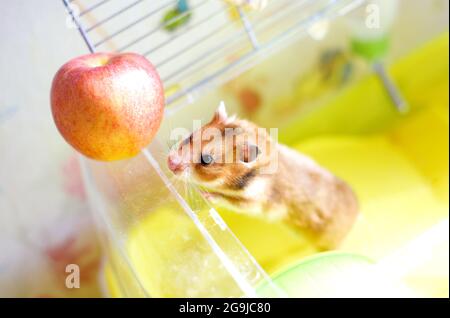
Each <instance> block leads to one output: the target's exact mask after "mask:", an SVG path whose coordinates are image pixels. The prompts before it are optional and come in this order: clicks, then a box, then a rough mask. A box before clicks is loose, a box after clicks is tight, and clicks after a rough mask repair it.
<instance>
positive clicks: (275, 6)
mask: <svg viewBox="0 0 450 318" xmlns="http://www.w3.org/2000/svg"><path fill="white" fill-rule="evenodd" d="M63 2H64V4H65V6H66V8H67V11H68V13H69V14H70V15H71V16H72V18H73V19H74V22H75V24H76V26H77V27H78V29H79V31H80V33H81V35H82V37H83V39H84V40H85V42H86V44H87V46H88V48H89V50H90V51H91V52H94V51H113V52H126V51H132V52H136V53H139V54H142V55H144V56H146V57H147V58H148V59H149V60H150V61H152V63H153V64H154V65H155V66H156V68H157V70H158V72H159V74H160V76H161V78H162V80H163V83H164V87H165V91H166V104H167V106H170V105H171V104H173V103H175V102H177V101H180V100H182V99H183V97H186V95H188V94H192V93H194V92H195V91H198V90H199V89H201V88H203V87H206V86H208V85H216V84H218V83H220V81H221V80H222V79H223V78H224V76H225V74H226V73H230V72H240V71H243V70H245V69H246V68H248V67H250V66H251V65H252V63H253V62H252V60H254V58H253V57H254V56H255V55H258V54H265V53H266V52H267V51H269V49H270V50H273V49H274V48H278V47H281V45H280V43H281V42H282V41H283V40H286V39H288V38H293V37H295V36H296V35H299V34H302V33H304V31H306V30H308V28H309V27H311V26H312V25H313V24H314V23H316V22H317V21H318V20H320V19H331V18H333V17H336V16H339V15H343V14H346V13H347V12H348V11H349V10H350V9H353V8H354V7H355V6H357V5H359V4H361V3H362V2H364V1H363V0H295V1H292V0H272V1H269V4H268V5H267V7H266V8H265V9H264V10H261V11H250V10H248V9H245V8H238V7H235V6H231V5H229V4H227V3H226V2H225V1H222V0H189V1H187V0H98V1H97V2H95V3H93V2H92V1H87V0H63Z"/></svg>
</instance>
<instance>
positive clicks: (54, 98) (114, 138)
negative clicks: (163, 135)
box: [50, 53, 164, 161]
mask: <svg viewBox="0 0 450 318" xmlns="http://www.w3.org/2000/svg"><path fill="white" fill-rule="evenodd" d="M50 99H51V108H52V114H53V119H54V121H55V124H56V126H57V128H58V130H59V132H60V133H61V135H62V136H63V137H64V139H65V140H66V141H67V142H68V143H69V144H70V145H72V146H73V147H74V148H75V149H76V150H78V151H79V152H81V153H82V154H84V155H85V156H87V157H89V158H92V159H96V160H103V161H112V160H120V159H125V158H130V157H133V156H135V155H136V154H137V153H139V151H140V150H141V149H142V148H144V147H145V146H147V145H148V144H149V143H150V142H151V141H152V139H153V137H154V136H155V134H156V132H157V131H158V128H159V126H160V124H161V121H162V117H163V113H164V91H163V86H162V83H161V80H160V78H159V75H158V73H157V72H156V70H155V68H154V67H153V65H152V64H151V63H150V62H149V61H148V60H147V59H146V58H144V57H143V56H141V55H138V54H134V53H123V54H114V53H94V54H88V55H83V56H80V57H77V58H75V59H73V60H71V61H69V62H67V63H66V64H64V65H63V66H62V67H61V68H60V69H59V70H58V72H57V73H56V75H55V77H54V78H53V83H52V88H51V96H50Z"/></svg>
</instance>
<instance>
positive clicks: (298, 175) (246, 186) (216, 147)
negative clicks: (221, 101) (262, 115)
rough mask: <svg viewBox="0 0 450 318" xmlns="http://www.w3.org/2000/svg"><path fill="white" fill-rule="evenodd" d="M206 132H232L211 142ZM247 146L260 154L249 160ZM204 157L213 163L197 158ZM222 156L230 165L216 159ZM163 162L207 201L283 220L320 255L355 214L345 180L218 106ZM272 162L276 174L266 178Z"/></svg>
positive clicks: (342, 234) (336, 241) (336, 240)
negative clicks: (195, 186) (231, 115)
mask: <svg viewBox="0 0 450 318" xmlns="http://www.w3.org/2000/svg"><path fill="white" fill-rule="evenodd" d="M210 128H214V129H215V130H217V131H219V132H220V134H221V135H222V136H224V135H225V134H226V131H227V130H230V129H233V131H235V132H236V131H237V133H236V135H235V137H234V138H231V139H230V140H227V139H225V141H224V140H223V139H222V140H221V141H216V140H215V139H212V138H204V135H205V134H206V132H208V130H209V129H210ZM197 138H198V139H197ZM195 140H200V143H199V145H200V147H193V145H194V142H195ZM252 145H263V147H260V148H264V149H261V150H262V151H260V149H259V148H258V147H257V148H258V149H257V150H258V151H259V152H258V153H257V155H256V156H255V157H254V158H250V159H249V158H247V156H249V152H248V151H249V147H250V146H252ZM196 148H198V149H196ZM205 152H207V154H208V155H210V156H211V158H212V160H213V161H212V163H209V164H205V163H204V162H203V163H202V162H201V160H200V159H199V158H200V157H201V156H205ZM226 155H229V156H232V158H233V159H234V160H233V161H232V162H228V163H225V162H223V160H222V161H221V160H218V158H220V157H221V156H222V158H223V157H224V156H226ZM194 158H197V159H198V160H194ZM168 160H169V167H170V168H171V169H172V171H174V172H175V173H176V174H178V175H180V176H184V178H186V179H187V180H188V181H191V182H193V183H196V184H197V185H199V186H200V187H201V188H203V189H204V190H205V195H206V197H207V198H209V199H210V200H211V201H212V202H216V203H217V204H221V205H225V206H227V207H229V208H231V209H233V210H235V211H237V212H242V213H246V214H252V215H256V216H262V217H265V218H268V219H272V220H275V221H284V222H286V223H288V224H290V225H292V226H294V227H295V228H297V229H298V230H300V231H301V232H302V234H304V235H306V236H307V237H308V238H310V240H311V242H313V243H314V245H315V246H316V247H318V248H319V249H322V250H327V249H332V248H335V247H336V246H337V245H338V244H339V243H340V242H341V241H342V240H343V239H344V237H345V236H346V234H347V233H348V232H349V230H350V229H351V227H352V225H353V223H354V221H355V219H356V216H357V215H358V204H357V199H356V197H355V194H354V193H353V191H352V189H351V188H350V187H349V186H348V185H347V184H346V183H345V182H344V181H342V180H340V179H339V178H337V177H335V176H334V175H333V174H331V173H330V172H328V171H327V170H325V169H324V168H322V167H320V166H319V165H318V164H317V163H315V162H314V161H313V160H312V159H310V158H309V157H307V156H305V155H302V154H300V153H299V152H297V151H295V150H292V149H290V148H288V147H286V146H283V145H281V144H278V143H276V141H274V140H272V138H271V137H270V136H269V135H268V134H267V132H266V131H265V130H261V129H260V128H258V127H257V126H256V125H254V124H252V123H250V122H248V121H246V120H241V119H236V118H234V117H228V116H227V115H226V112H225V109H224V108H223V107H222V108H219V110H218V111H216V113H215V115H214V118H213V119H212V120H211V122H209V123H208V124H207V125H205V126H203V127H202V128H201V129H200V130H198V131H196V132H194V133H193V134H192V135H191V136H189V138H187V139H186V140H184V141H183V142H182V143H181V144H180V146H179V147H178V149H176V150H174V151H172V152H171V153H170V155H169V159H168ZM274 160H277V161H276V162H277V165H276V169H272V171H271V172H270V173H267V172H266V170H267V168H268V167H269V165H270V164H273V163H274Z"/></svg>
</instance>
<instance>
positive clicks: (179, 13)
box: [162, 0, 192, 32]
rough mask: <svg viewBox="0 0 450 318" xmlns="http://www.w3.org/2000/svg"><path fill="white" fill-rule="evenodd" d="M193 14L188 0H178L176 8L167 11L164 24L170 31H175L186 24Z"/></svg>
mask: <svg viewBox="0 0 450 318" xmlns="http://www.w3.org/2000/svg"><path fill="white" fill-rule="evenodd" d="M191 15H192V14H191V12H190V11H189V4H188V2H187V0H178V1H177V5H176V6H175V8H172V9H170V10H169V11H167V12H166V14H165V15H164V17H163V20H162V24H163V26H164V29H165V30H167V31H169V32H172V31H175V30H176V29H178V28H179V27H181V26H183V25H185V24H186V23H187V22H188V21H189V20H190V18H191Z"/></svg>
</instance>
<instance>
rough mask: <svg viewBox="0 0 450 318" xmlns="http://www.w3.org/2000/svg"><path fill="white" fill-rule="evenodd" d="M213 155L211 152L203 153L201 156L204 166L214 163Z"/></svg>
mask: <svg viewBox="0 0 450 318" xmlns="http://www.w3.org/2000/svg"><path fill="white" fill-rule="evenodd" d="M213 161H214V160H213V157H212V156H211V155H209V154H202V155H201V156H200V163H201V164H202V165H203V166H207V165H210V164H212V163H213Z"/></svg>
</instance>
